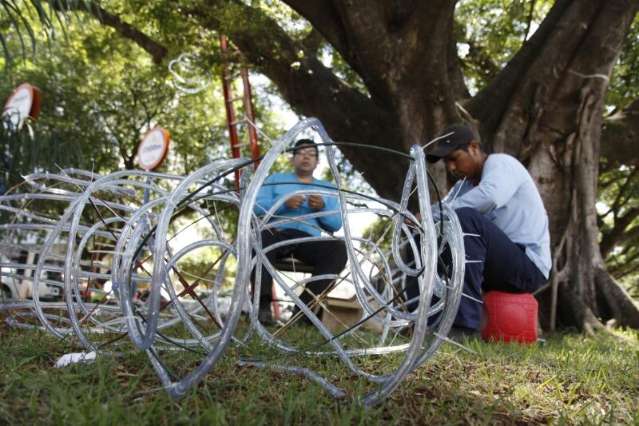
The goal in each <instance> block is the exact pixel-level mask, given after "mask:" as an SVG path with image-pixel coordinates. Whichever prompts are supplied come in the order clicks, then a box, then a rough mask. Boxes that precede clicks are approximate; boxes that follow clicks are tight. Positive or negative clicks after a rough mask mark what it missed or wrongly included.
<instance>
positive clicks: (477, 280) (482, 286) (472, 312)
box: [406, 207, 546, 330]
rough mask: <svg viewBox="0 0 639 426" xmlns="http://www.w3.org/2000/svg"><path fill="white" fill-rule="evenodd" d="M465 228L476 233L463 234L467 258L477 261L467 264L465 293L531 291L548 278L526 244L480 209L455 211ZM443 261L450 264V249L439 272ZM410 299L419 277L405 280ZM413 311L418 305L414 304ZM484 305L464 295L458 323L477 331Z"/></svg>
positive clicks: (479, 297) (415, 293)
mask: <svg viewBox="0 0 639 426" xmlns="http://www.w3.org/2000/svg"><path fill="white" fill-rule="evenodd" d="M455 212H456V213H457V216H458V217H459V222H460V224H461V227H462V230H463V231H464V233H466V234H475V235H478V236H477V237H476V236H465V237H464V248H465V250H466V259H467V260H471V261H474V262H472V263H467V264H466V273H465V275H464V290H463V291H464V294H467V295H469V296H472V297H473V298H475V299H477V300H483V299H482V292H486V291H489V290H499V291H504V292H507V293H532V292H534V291H535V290H537V289H538V288H539V287H541V286H542V285H543V284H544V283H545V282H546V278H545V277H544V275H543V274H542V273H541V272H540V271H539V269H537V267H536V266H535V264H534V263H533V262H532V261H531V260H530V259H529V258H528V256H527V255H526V251H525V248H524V246H522V245H519V244H516V243H514V242H513V241H511V240H510V238H508V236H507V235H506V234H504V232H503V231H502V230H501V229H499V228H498V227H497V226H496V225H495V224H494V223H492V222H490V221H489V220H488V219H486V218H485V217H484V216H483V215H482V214H481V213H479V212H478V211H477V210H474V209H471V208H468V207H465V208H461V209H457V210H455ZM442 264H444V265H446V266H447V265H450V251H447V250H444V253H442V259H441V262H440V263H439V265H438V272H439V273H442ZM406 284H407V285H406V294H407V298H408V299H411V298H413V297H416V296H419V287H418V285H417V279H415V278H412V279H411V280H407V283H406ZM411 305H412V306H409V309H410V310H414V309H415V308H416V307H417V303H412V304H411ZM481 309H482V306H481V304H480V303H479V302H476V301H474V300H472V299H469V298H467V297H463V296H462V298H461V301H460V304H459V311H458V312H457V317H456V318H455V325H456V326H458V327H465V328H471V329H475V330H478V329H479V322H480V318H481Z"/></svg>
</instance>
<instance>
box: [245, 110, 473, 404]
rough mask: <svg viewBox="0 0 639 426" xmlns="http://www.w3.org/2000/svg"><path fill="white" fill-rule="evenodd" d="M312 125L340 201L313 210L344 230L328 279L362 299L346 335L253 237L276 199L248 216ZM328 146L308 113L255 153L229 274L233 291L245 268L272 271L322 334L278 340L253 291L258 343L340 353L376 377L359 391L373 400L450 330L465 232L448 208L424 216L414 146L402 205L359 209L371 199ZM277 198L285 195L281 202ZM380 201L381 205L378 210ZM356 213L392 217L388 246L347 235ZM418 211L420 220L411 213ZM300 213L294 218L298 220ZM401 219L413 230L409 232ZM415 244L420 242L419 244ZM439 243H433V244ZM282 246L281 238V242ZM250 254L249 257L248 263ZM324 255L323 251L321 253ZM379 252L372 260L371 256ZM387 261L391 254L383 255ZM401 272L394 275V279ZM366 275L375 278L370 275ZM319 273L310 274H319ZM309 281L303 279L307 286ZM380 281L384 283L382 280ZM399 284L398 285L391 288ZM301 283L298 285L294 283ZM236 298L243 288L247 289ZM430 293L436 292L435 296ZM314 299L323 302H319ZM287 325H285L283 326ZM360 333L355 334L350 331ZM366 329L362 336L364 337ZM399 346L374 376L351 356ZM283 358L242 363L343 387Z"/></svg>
mask: <svg viewBox="0 0 639 426" xmlns="http://www.w3.org/2000/svg"><path fill="white" fill-rule="evenodd" d="M309 129H311V130H312V131H314V132H315V133H316V134H317V135H318V136H319V138H320V139H321V145H324V146H325V151H326V156H327V159H328V166H329V170H330V172H331V175H332V178H333V180H334V181H335V184H336V187H337V196H338V197H339V201H340V203H339V204H340V209H339V212H323V213H313V214H311V215H312V216H317V215H318V214H319V215H321V214H334V213H339V214H340V216H341V218H342V222H343V227H344V231H343V232H344V236H343V242H344V244H345V246H346V248H347V254H348V265H349V266H348V268H347V271H345V272H343V273H342V274H341V275H340V276H336V277H329V278H334V279H337V280H340V281H341V282H342V284H343V285H349V286H351V287H352V289H353V290H354V293H355V295H356V298H357V301H358V303H359V305H361V306H362V308H363V317H362V320H361V321H358V322H357V323H356V324H355V326H353V327H349V328H347V330H346V332H341V333H338V334H333V333H332V332H331V330H329V328H328V327H327V326H326V325H325V324H324V323H323V322H322V321H321V320H320V318H318V317H317V315H316V314H315V312H314V311H313V310H312V309H311V308H310V307H308V306H306V305H305V304H304V303H303V302H302V301H301V300H300V298H299V297H298V295H297V292H299V290H298V291H297V292H296V291H295V288H293V287H292V286H291V285H290V284H287V281H286V280H285V279H284V277H283V276H282V275H281V273H280V272H279V271H277V270H276V268H275V266H274V265H272V264H271V263H270V262H269V260H268V258H267V257H266V256H265V255H264V250H268V248H266V249H264V248H263V247H261V244H260V238H259V235H260V233H261V231H262V230H264V229H267V228H268V227H269V223H268V220H269V219H270V218H271V217H272V216H273V215H274V214H275V212H276V211H277V209H278V207H279V204H276V205H274V206H273V207H272V208H271V209H270V211H269V212H267V213H266V214H265V215H264V217H263V218H256V217H255V215H254V211H255V203H256V200H257V193H258V191H259V190H260V188H261V186H262V185H263V184H264V181H265V179H266V177H267V176H268V175H269V174H270V172H271V169H272V167H273V165H274V164H275V163H276V160H277V158H278V157H279V156H280V155H282V154H284V153H286V152H288V151H289V150H290V149H291V148H292V147H293V144H294V143H295V141H296V140H297V138H298V137H299V135H300V134H302V133H303V132H305V131H307V130H309ZM335 149H336V147H335V144H334V143H333V141H332V140H331V139H330V138H329V136H328V134H327V133H326V131H325V130H324V128H323V126H322V125H321V123H320V122H319V121H318V120H316V119H307V120H304V121H302V122H300V123H298V124H297V125H296V126H294V127H293V128H292V129H291V130H290V131H289V132H288V133H287V134H286V135H285V136H284V137H282V138H281V139H280V140H278V141H277V142H276V143H275V144H274V146H273V147H272V148H271V149H270V150H269V151H268V153H267V154H266V155H265V156H264V158H263V159H262V161H261V163H260V166H259V168H258V169H257V171H256V172H255V175H254V176H253V178H252V179H251V182H250V184H249V186H248V188H247V189H246V193H245V194H244V195H243V197H242V205H241V209H240V217H239V221H238V229H239V232H238V240H237V253H238V259H240V261H239V263H238V270H237V276H236V284H235V285H236V289H238V288H241V287H245V288H246V287H247V285H248V284H247V283H249V282H250V275H251V271H253V270H256V271H260V270H261V267H262V266H264V267H265V268H266V269H267V270H268V271H269V272H270V274H271V275H272V276H273V278H274V280H275V281H276V283H277V285H278V286H279V288H280V289H281V290H282V291H283V292H284V293H285V294H286V295H287V296H288V298H289V299H290V300H291V301H292V302H293V303H294V304H295V305H296V306H297V308H298V309H299V310H300V311H302V312H303V313H304V314H305V315H306V316H307V317H308V318H309V320H310V322H311V323H312V324H313V325H314V326H315V327H316V328H317V330H318V332H319V333H320V334H321V336H322V337H323V339H324V340H323V342H322V343H321V345H315V346H314V347H313V348H311V350H309V349H308V348H298V347H296V346H295V342H290V341H285V340H284V339H282V338H281V337H280V336H281V328H279V327H276V328H275V329H274V330H271V329H268V328H265V327H263V326H262V325H261V324H260V323H259V322H258V321H257V314H256V310H257V309H256V308H255V306H257V303H256V302H257V300H258V299H257V295H256V296H255V297H254V300H253V302H254V303H253V306H254V309H253V310H252V315H251V318H252V324H253V326H254V327H255V329H256V331H257V333H258V334H259V335H260V336H261V337H262V339H263V340H264V341H265V342H268V343H269V344H270V345H272V346H273V347H275V348H277V349H279V350H281V351H283V352H285V353H292V352H300V351H301V352H304V353H306V354H307V355H309V356H318V355H329V356H332V357H337V358H338V359H339V360H341V362H342V363H343V364H344V365H345V366H346V367H347V369H348V370H349V371H350V373H349V374H352V373H355V374H357V375H359V376H361V377H364V378H365V379H367V380H369V381H371V382H373V383H376V384H377V385H378V386H377V387H376V388H375V389H374V390H373V391H371V392H369V393H368V394H366V395H363V396H362V399H363V401H364V403H366V404H375V403H377V402H379V401H381V400H382V399H384V398H385V397H386V396H387V395H388V394H389V393H390V392H391V391H392V390H393V389H394V388H395V387H396V386H397V385H398V384H399V383H400V382H401V380H402V379H403V378H404V377H405V376H406V374H408V373H409V372H410V371H412V370H413V369H414V368H416V367H417V366H419V365H420V364H422V363H423V362H424V361H425V360H427V359H428V358H429V357H430V356H431V355H432V354H433V353H435V351H436V350H437V348H438V347H439V345H440V344H441V342H442V341H443V339H444V338H445V336H446V335H447V334H448V331H449V329H450V327H451V326H452V322H453V320H454V317H455V314H456V312H457V307H458V304H459V299H460V297H461V288H462V279H463V271H464V251H463V241H462V238H463V235H462V232H461V228H460V226H459V223H458V221H457V218H456V215H455V213H454V212H452V211H450V210H449V209H447V208H443V211H442V212H441V213H440V215H439V217H438V224H439V226H437V227H436V226H435V221H434V220H433V216H432V213H431V205H430V197H429V192H428V179H427V171H426V162H425V160H424V154H423V150H422V149H421V147H419V146H415V147H413V148H412V150H411V162H410V167H409V171H408V174H407V176H406V180H405V184H404V191H403V195H402V199H401V202H400V203H394V202H391V201H389V200H382V199H378V200H377V203H376V204H378V207H371V208H367V207H361V206H362V204H364V203H366V202H367V201H370V197H369V196H365V195H362V194H358V193H356V192H353V191H349V190H348V188H347V184H346V181H345V180H344V179H342V177H341V174H340V171H339V168H338V167H337V164H336V159H335ZM307 192H308V193H318V190H317V189H316V188H314V189H309V190H308V191H306V190H300V191H297V192H295V193H291V194H290V195H307ZM319 192H320V193H321V195H325V196H331V195H332V196H335V193H334V192H332V191H330V190H327V191H322V190H320V191H319ZM413 194H415V195H416V197H417V200H418V205H419V213H420V214H419V215H418V216H417V217H416V216H415V215H413V214H412V213H411V212H410V211H409V210H408V208H407V206H408V204H409V199H410V198H411V195H413ZM281 202H283V201H281ZM379 206H381V207H379ZM363 212H371V213H375V214H377V215H379V216H381V217H386V218H388V219H390V220H391V233H392V243H391V248H390V252H388V251H389V250H388V249H386V250H385V249H383V248H382V247H380V246H379V245H378V244H376V242H374V241H371V240H367V239H364V238H362V237H359V236H355V235H353V233H352V232H351V229H350V227H351V225H350V221H349V218H350V217H352V216H355V215H357V214H361V213H363ZM418 217H419V219H418ZM304 219H305V217H304V216H300V217H296V218H295V220H304ZM407 222H409V223H414V224H416V225H417V226H416V227H413V229H410V228H409V226H408V225H407ZM334 238H335V237H333V236H324V237H309V238H307V239H301V240H299V239H296V240H292V241H290V242H289V243H290V244H303V243H304V241H305V240H306V241H315V240H321V239H334ZM417 239H418V240H419V241H421V244H417V243H416V240H417ZM438 240H439V242H438ZM285 244H286V242H284V243H280V246H283V245H285ZM402 246H408V249H409V250H410V251H412V256H411V257H412V258H413V259H414V264H413V265H409V264H407V263H406V262H405V260H404V259H403V257H402V254H401V247H402ZM444 250H447V251H448V253H449V257H450V260H451V261H449V266H450V270H449V271H448V272H447V273H446V274H443V275H442V276H440V275H439V274H438V271H437V260H438V257H439V256H440V255H441V254H442V253H443V251H444ZM251 253H256V255H255V257H254V258H253V259H252V260H251V261H249V260H250V259H251ZM327 255H330V254H329V253H327ZM373 258H376V259H377V261H375V260H373ZM388 259H390V260H388ZM365 264H368V265H373V264H375V265H377V266H376V267H375V268H372V269H373V270H375V274H371V273H370V270H371V268H369V271H365V270H364V267H363V265H365ZM398 276H399V278H398ZM373 277H374V278H375V279H373ZM406 277H413V278H414V279H416V280H417V283H418V286H419V294H420V296H419V301H418V308H417V309H416V310H414V311H410V310H409V309H407V307H408V304H407V303H406V294H405V293H406V291H405V288H404V287H403V285H402V284H405V283H406ZM326 278H327V277H318V278H317V279H326ZM311 280H312V278H311V279H306V280H305V281H304V283H306V284H307V283H308V282H310V281H311ZM380 283H381V285H380ZM397 283H400V285H396V284H397ZM294 286H295V287H300V285H299V283H297V284H294ZM241 294H248V289H246V290H243V291H242V292H241ZM434 296H435V297H434ZM320 303H321V301H320ZM322 308H323V310H324V315H332V313H331V311H330V306H328V304H326V303H324V304H322ZM367 322H372V323H376V325H377V327H376V328H377V330H378V332H379V335H378V336H375V337H374V338H372V339H371V338H370V333H367V332H364V331H363V330H362V329H363V327H362V325H363V324H366V323H367ZM286 326H288V324H286V325H284V327H286ZM409 327H410V329H411V330H412V331H411V333H410V335H411V338H410V340H409V341H408V343H404V344H394V342H395V340H396V339H397V336H398V332H399V331H401V330H405V329H407V328H409ZM358 333H359V334H362V335H363V337H362V336H360V338H358V337H357V335H358ZM366 335H368V336H366ZM394 352H402V353H403V354H404V355H403V358H401V359H400V361H399V362H396V363H395V365H394V368H393V369H392V370H390V371H389V370H388V369H386V372H384V373H381V374H378V373H377V372H375V371H366V369H365V368H363V367H362V365H361V364H360V363H358V362H356V359H357V358H358V357H361V356H363V355H372V354H389V353H394ZM282 360H284V363H279V364H278V363H277V362H272V361H271V362H269V361H266V362H261V361H253V362H247V363H252V364H253V365H259V366H267V367H268V366H271V367H273V368H277V369H279V370H289V371H291V372H295V373H299V374H304V375H306V376H307V377H309V378H311V379H313V380H316V381H317V382H318V383H320V384H321V385H323V386H324V387H325V388H326V389H327V390H328V391H329V392H331V393H332V394H333V395H335V396H341V395H343V394H344V391H343V390H342V389H339V388H337V387H336V386H335V385H333V384H331V383H330V382H329V381H328V380H327V379H326V378H324V377H321V376H320V375H319V374H318V373H317V372H316V371H311V370H309V369H307V368H303V367H296V366H293V365H290V362H289V361H290V360H291V358H290V357H287V358H282Z"/></svg>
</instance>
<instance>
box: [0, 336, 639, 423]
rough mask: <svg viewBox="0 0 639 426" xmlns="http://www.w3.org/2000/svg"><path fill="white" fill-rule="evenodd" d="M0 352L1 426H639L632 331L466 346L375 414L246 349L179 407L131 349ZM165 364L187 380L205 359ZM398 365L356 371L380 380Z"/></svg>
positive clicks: (12, 339) (637, 355) (325, 362)
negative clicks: (60, 363) (75, 356)
mask: <svg viewBox="0 0 639 426" xmlns="http://www.w3.org/2000/svg"><path fill="white" fill-rule="evenodd" d="M0 343H1V344H0V360H2V362H1V363H0V424H31V423H37V424H42V423H45V424H109V425H111V424H118V425H119V424H135V425H145V424H154V425H155V424H160V425H161V424H207V425H216V424H307V423H312V424H331V425H332V424H344V425H347V424H348V425H350V424H387V423H391V424H443V423H446V424H456V423H462V424H466V423H473V424H475V423H482V424H486V423H490V424H493V423H503V424H513V423H543V424H545V423H569V424H573V423H623V424H639V337H638V335H637V333H633V332H614V335H610V334H600V335H598V336H596V337H593V338H585V337H583V336H581V335H569V334H557V335H554V336H550V337H548V336H547V342H546V343H545V344H544V345H535V346H519V345H503V344H486V343H482V342H480V341H474V340H473V341H469V342H468V343H467V345H468V346H469V347H470V348H471V349H473V350H474V351H475V352H476V354H472V353H468V352H466V351H461V350H459V349H458V348H456V347H454V346H452V345H447V344H445V345H443V346H442V348H441V349H440V350H439V351H438V353H437V354H436V356H435V357H434V358H433V359H432V360H431V361H430V362H428V363H426V364H425V365H423V366H422V367H421V368H419V369H418V370H417V371H416V372H414V373H413V374H412V375H410V376H409V377H408V378H407V379H406V380H405V381H404V382H403V383H402V384H401V385H400V387H399V388H398V389H397V390H396V391H395V392H394V393H393V394H392V395H391V397H390V398H389V399H388V400H386V401H385V402H384V403H383V404H381V405H379V406H377V407H374V408H369V409H366V408H363V407H362V406H360V405H358V404H357V403H356V402H354V401H353V399H352V398H348V399H345V400H341V401H336V400H334V399H332V398H331V397H330V396H329V395H328V394H327V393H326V392H325V391H324V390H323V389H322V388H320V387H319V386H318V385H316V384H314V383H312V382H309V381H308V380H306V379H303V378H300V377H298V376H293V375H290V374H284V373H281V372H277V371H273V370H265V369H258V368H251V367H239V366H237V365H236V363H235V361H236V360H237V359H238V356H239V355H240V352H241V350H240V349H238V348H229V350H228V351H227V354H226V355H225V356H224V358H223V360H222V362H220V363H218V365H216V367H215V368H214V369H213V370H212V371H211V372H210V373H209V375H208V376H207V379H206V380H205V381H204V382H203V383H201V384H200V385H199V386H198V387H197V389H195V390H193V391H191V392H190V393H189V394H188V395H187V396H186V397H185V398H183V399H181V400H179V401H173V400H171V399H170V398H169V397H168V396H167V394H166V393H165V392H164V390H163V389H162V387H161V386H160V384H159V381H158V379H157V377H156V376H155V373H154V371H153V370H152V368H151V366H150V363H149V362H148V359H147V358H146V355H145V354H143V353H139V352H137V351H134V350H133V349H132V346H131V345H130V344H128V342H124V341H123V342H122V343H121V344H120V345H119V346H118V347H117V351H118V354H117V355H103V356H100V357H98V360H97V362H95V363H94V364H88V365H76V366H71V367H67V368H64V369H56V368H54V367H53V364H54V363H55V360H56V359H57V358H58V357H59V356H61V355H63V354H64V353H67V352H75V351H81V349H80V348H79V347H78V346H77V344H76V343H74V342H73V341H70V340H69V341H60V340H57V339H55V338H53V337H51V336H49V335H47V334H44V333H40V332H35V331H25V330H14V329H10V328H8V327H7V326H5V325H0ZM163 357H164V358H163V359H165V360H166V362H167V364H170V365H172V366H173V368H174V369H175V371H177V372H178V373H179V374H184V373H185V372H186V371H188V369H190V368H192V366H193V365H194V362H196V360H197V359H198V358H199V355H195V354H190V353H185V352H177V351H172V352H167V353H164V354H163ZM280 361H281V360H280ZM391 361H392V360H391V359H389V358H388V357H386V358H384V357H370V358H366V359H364V360H361V361H359V362H360V363H361V365H362V366H363V367H368V368H370V369H373V370H374V369H375V368H377V365H379V368H383V367H384V365H385V364H386V363H387V362H391ZM291 362H297V361H295V360H293V361H291ZM300 362H301V361H300ZM311 366H312V367H313V368H317V369H318V370H320V371H323V372H324V373H325V374H327V375H329V376H330V375H331V374H334V375H336V377H339V378H338V379H336V381H337V382H338V385H339V386H342V387H344V388H346V389H348V390H349V391H350V392H351V393H352V394H358V392H359V391H361V390H362V389H364V388H366V386H368V388H366V389H369V390H370V389H371V388H370V385H369V384H367V383H364V382H363V381H362V380H360V379H358V378H357V377H356V376H354V375H353V374H348V372H345V370H344V368H343V367H342V366H341V363H339V362H338V361H334V360H332V359H326V358H322V359H318V360H316V361H315V364H312V365H311Z"/></svg>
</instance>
